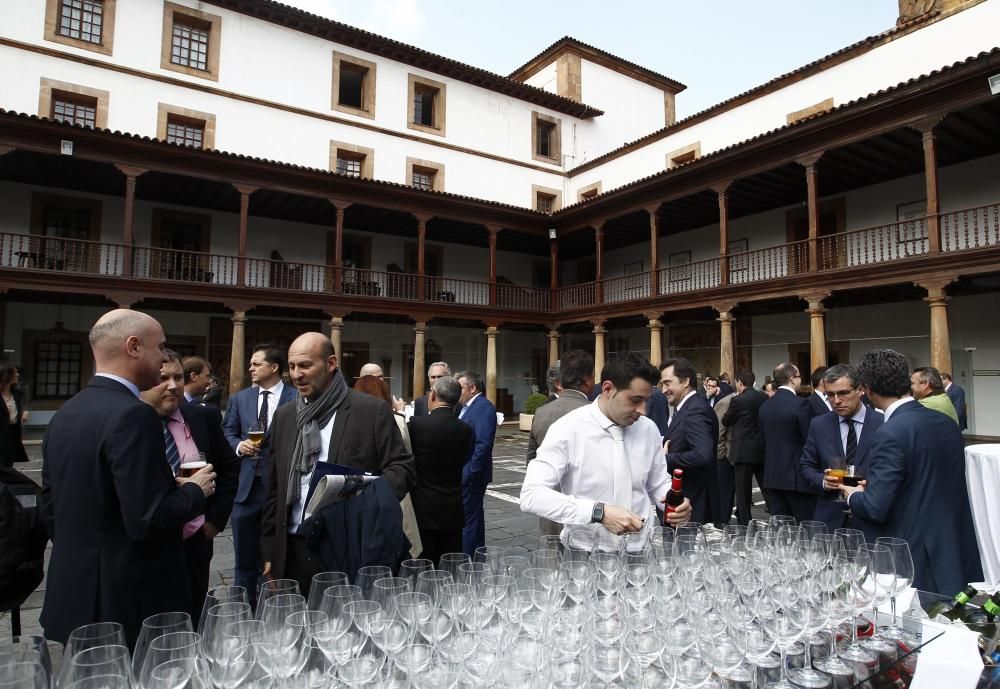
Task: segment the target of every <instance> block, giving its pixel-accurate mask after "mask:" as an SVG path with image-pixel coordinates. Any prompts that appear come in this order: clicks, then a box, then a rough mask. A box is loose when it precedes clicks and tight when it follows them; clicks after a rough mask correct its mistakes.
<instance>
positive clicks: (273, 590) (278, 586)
mask: <svg viewBox="0 0 1000 689" xmlns="http://www.w3.org/2000/svg"><path fill="white" fill-rule="evenodd" d="M287 593H299V582H297V581H296V580H295V579H269V580H268V581H265V582H263V583H262V584H261V585H260V588H259V589H258V590H257V619H258V620H259V619H261V615H262V614H263V613H264V603H266V602H267V599H268V598H271V597H272V596H280V595H283V594H287Z"/></svg>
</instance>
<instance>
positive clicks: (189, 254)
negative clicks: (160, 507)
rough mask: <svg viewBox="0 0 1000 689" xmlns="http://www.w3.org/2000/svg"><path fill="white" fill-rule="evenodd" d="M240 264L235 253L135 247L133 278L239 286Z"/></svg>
mask: <svg viewBox="0 0 1000 689" xmlns="http://www.w3.org/2000/svg"><path fill="white" fill-rule="evenodd" d="M238 265H239V259H238V258H236V257H235V256H221V255H219V254H203V253H200V252H197V251H177V250H176V249H157V248H155V247H148V246H137V247H133V249H132V277H135V278H143V279H147V280H172V281H175V282H207V283H211V284H213V285H235V284H236V269H237V266H238Z"/></svg>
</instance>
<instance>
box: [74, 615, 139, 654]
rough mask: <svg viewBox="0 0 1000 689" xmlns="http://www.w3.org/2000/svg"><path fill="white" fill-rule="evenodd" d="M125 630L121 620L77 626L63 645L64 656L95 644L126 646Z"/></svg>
mask: <svg viewBox="0 0 1000 689" xmlns="http://www.w3.org/2000/svg"><path fill="white" fill-rule="evenodd" d="M125 645H126V644H125V630H124V628H123V627H122V625H121V623H120V622H95V623H93V624H85V625H83V626H82V627H77V628H76V629H74V630H73V631H71V632H70V633H69V638H68V639H67V640H66V645H65V646H63V658H72V657H73V656H74V655H76V654H77V653H79V652H80V651H83V650H85V649H88V648H93V647H94V646H125Z"/></svg>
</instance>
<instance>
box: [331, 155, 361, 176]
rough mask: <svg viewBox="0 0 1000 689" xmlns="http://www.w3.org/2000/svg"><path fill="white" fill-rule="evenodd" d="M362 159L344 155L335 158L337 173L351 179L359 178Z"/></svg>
mask: <svg viewBox="0 0 1000 689" xmlns="http://www.w3.org/2000/svg"><path fill="white" fill-rule="evenodd" d="M362 160H364V158H363V157H359V156H356V155H352V154H350V153H344V154H342V155H338V156H337V172H338V173H340V174H342V175H349V176H351V177H360V176H361V161H362Z"/></svg>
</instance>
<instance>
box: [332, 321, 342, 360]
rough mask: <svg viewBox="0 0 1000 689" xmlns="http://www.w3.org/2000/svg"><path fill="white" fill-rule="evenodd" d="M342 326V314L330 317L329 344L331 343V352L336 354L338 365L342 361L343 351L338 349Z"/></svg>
mask: <svg viewBox="0 0 1000 689" xmlns="http://www.w3.org/2000/svg"><path fill="white" fill-rule="evenodd" d="M343 328H344V317H343V316H331V317H330V344H332V345H333V353H334V354H335V355H336V356H337V362H338V365H340V364H343V363H344V353H343V352H342V351H341V349H340V334H341V331H342V330H343Z"/></svg>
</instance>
